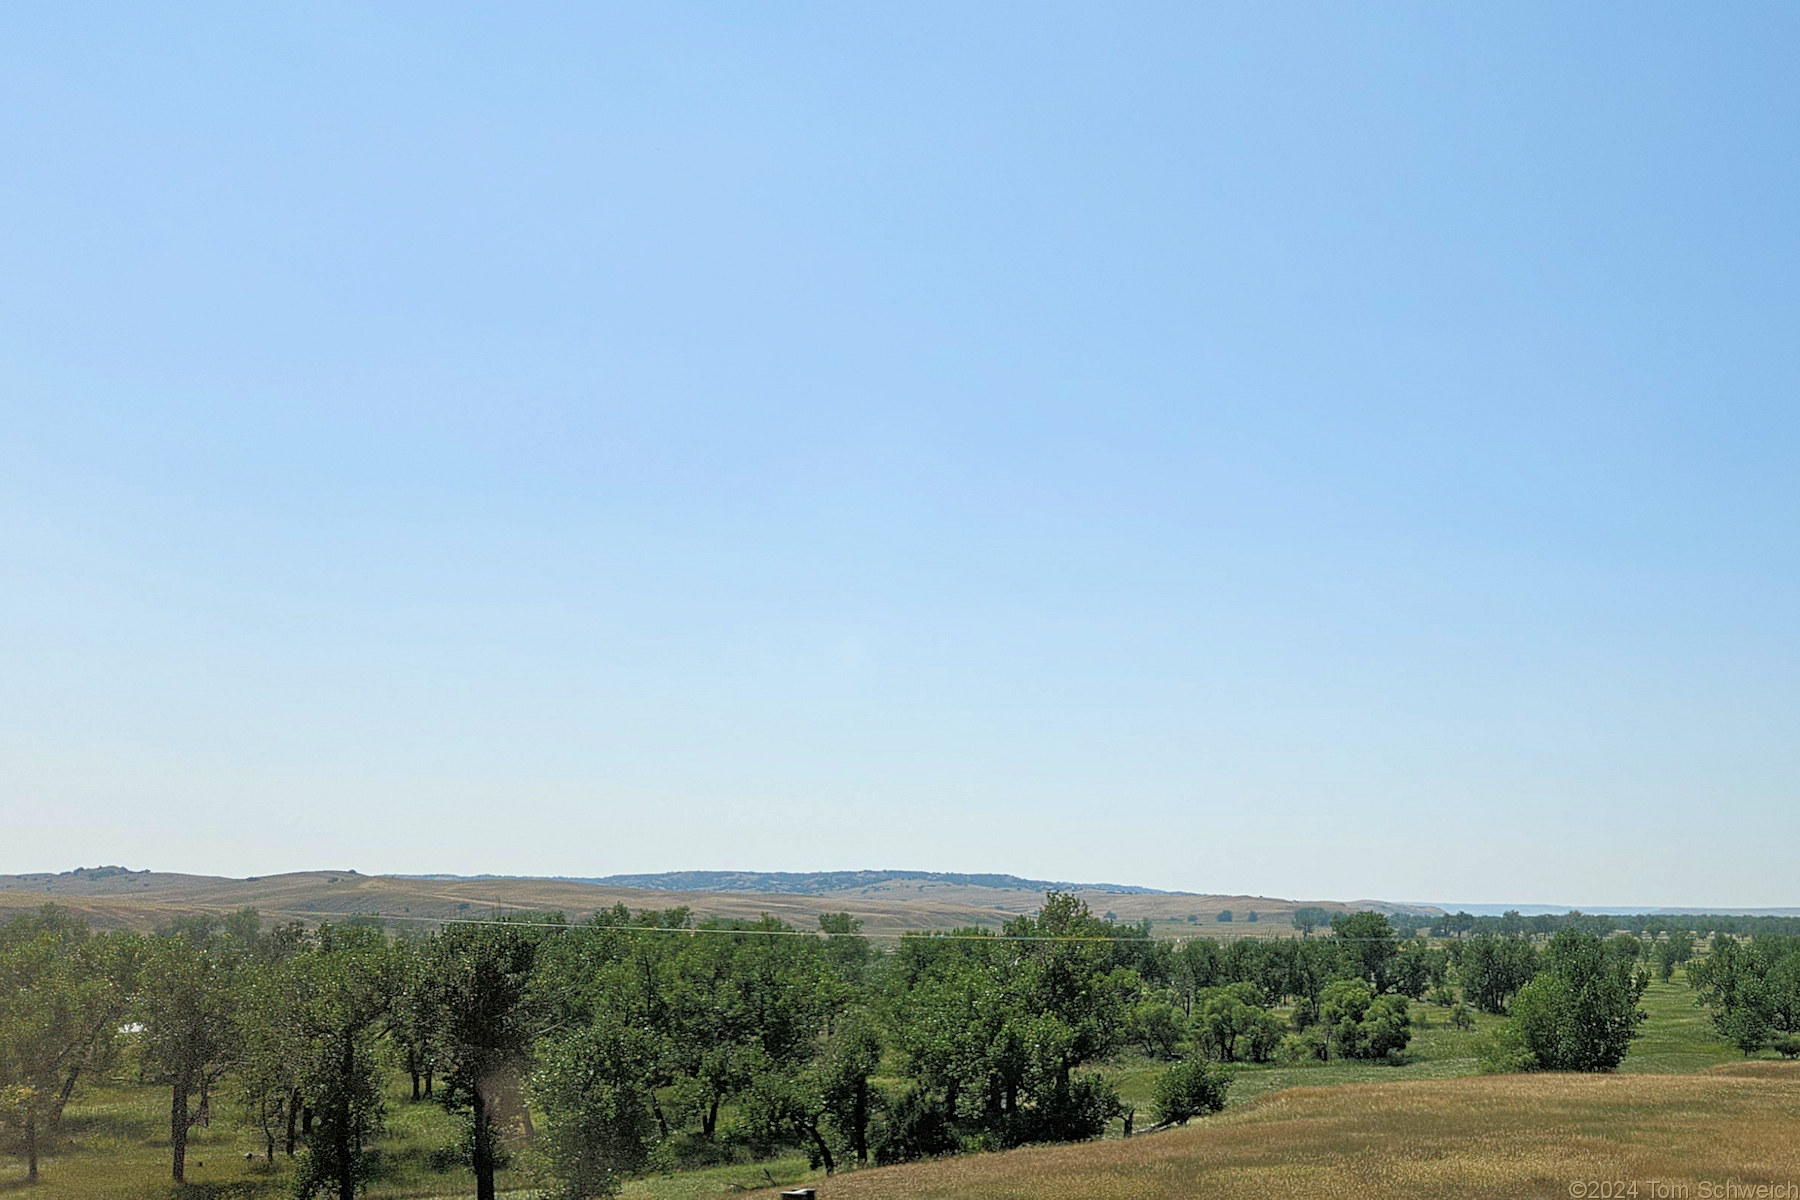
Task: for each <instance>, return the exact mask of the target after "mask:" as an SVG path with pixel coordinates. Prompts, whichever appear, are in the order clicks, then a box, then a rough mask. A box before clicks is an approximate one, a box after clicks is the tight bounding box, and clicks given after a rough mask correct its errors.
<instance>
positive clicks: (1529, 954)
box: [1457, 933, 1538, 1015]
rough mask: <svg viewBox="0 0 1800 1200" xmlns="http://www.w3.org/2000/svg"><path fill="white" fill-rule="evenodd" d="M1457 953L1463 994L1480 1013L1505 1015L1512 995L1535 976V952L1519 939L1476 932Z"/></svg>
mask: <svg viewBox="0 0 1800 1200" xmlns="http://www.w3.org/2000/svg"><path fill="white" fill-rule="evenodd" d="M1458 951H1459V953H1458V958H1457V974H1458V976H1459V977H1460V978H1461V979H1462V985H1463V994H1464V995H1465V996H1467V997H1468V998H1469V1000H1470V1002H1471V1003H1473V1004H1474V1005H1475V1007H1476V1008H1479V1009H1480V1010H1481V1011H1482V1012H1488V1013H1494V1014H1496V1015H1504V1014H1505V1012H1506V1008H1507V1005H1509V1004H1511V1003H1512V998H1513V996H1514V995H1516V994H1517V993H1518V990H1519V989H1520V988H1522V987H1524V986H1525V985H1526V984H1527V983H1529V982H1530V981H1531V977H1532V976H1533V975H1535V974H1536V973H1537V966H1538V962H1537V951H1536V950H1534V949H1533V948H1532V946H1531V943H1530V942H1527V941H1524V940H1523V939H1520V938H1500V937H1495V936H1493V935H1492V934H1488V933H1478V934H1476V935H1475V936H1474V937H1473V938H1471V939H1470V940H1469V942H1468V943H1467V944H1466V945H1463V946H1460V947H1458Z"/></svg>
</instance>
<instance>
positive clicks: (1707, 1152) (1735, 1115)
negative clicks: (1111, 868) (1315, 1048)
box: [819, 1062, 1800, 1200]
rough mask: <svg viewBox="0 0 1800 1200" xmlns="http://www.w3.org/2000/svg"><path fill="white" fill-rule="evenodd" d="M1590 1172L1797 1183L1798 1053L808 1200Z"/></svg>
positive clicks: (964, 1165) (1063, 1199)
mask: <svg viewBox="0 0 1800 1200" xmlns="http://www.w3.org/2000/svg"><path fill="white" fill-rule="evenodd" d="M1607 1181H1616V1182H1623V1183H1625V1184H1626V1185H1629V1184H1631V1183H1636V1184H1637V1190H1636V1192H1635V1193H1632V1194H1634V1195H1636V1196H1638V1197H1642V1198H1643V1200H1651V1198H1652V1197H1655V1196H1659V1195H1660V1196H1684V1197H1688V1198H1690V1200H1691V1198H1694V1197H1699V1196H1703V1195H1706V1194H1707V1192H1706V1191H1705V1189H1704V1186H1703V1185H1704V1184H1707V1183H1712V1184H1718V1185H1722V1184H1724V1183H1725V1182H1726V1181H1732V1182H1736V1183H1738V1184H1751V1185H1755V1184H1761V1183H1768V1184H1787V1183H1790V1182H1800V1064H1789V1063H1774V1062H1753V1063H1743V1064H1733V1065H1729V1066H1721V1067H1715V1068H1712V1069H1710V1070H1708V1071H1706V1072H1703V1073H1701V1074H1697V1075H1612V1076H1575V1075H1535V1076H1533V1075H1513V1076H1498V1077H1496V1076H1483V1077H1475V1078H1463V1079H1442V1080H1420V1081H1409V1082H1405V1083H1383V1084H1361V1085H1350V1086H1345V1087H1333V1088H1295V1089H1291V1090H1287V1091H1282V1092H1276V1093H1272V1094H1270V1095H1268V1096H1266V1097H1265V1098H1263V1099H1262V1100H1261V1101H1259V1102H1257V1103H1255V1104H1252V1105H1249V1106H1247V1107H1245V1108H1243V1109H1239V1110H1235V1111H1228V1112H1227V1113H1225V1114H1223V1115H1221V1116H1218V1117H1214V1118H1210V1119H1208V1120H1205V1121H1200V1122H1196V1123H1195V1124H1193V1125H1191V1126H1189V1127H1187V1128H1185V1129H1178V1130H1171V1131H1169V1132H1166V1133H1161V1134H1156V1135H1153V1136H1149V1137H1139V1138H1133V1139H1131V1140H1130V1141H1106V1142H1092V1143H1088V1144H1085V1145H1078V1146H1058V1147H1047V1148H1043V1149H1030V1150H1018V1151H1012V1152H1009V1153H1004V1154H987V1155H973V1156H968V1157H964V1158H959V1159H946V1160H942V1161H938V1162H930V1163H921V1164H915V1165H911V1166H904V1167H889V1168H886V1169H882V1170H874V1171H864V1172H859V1173H856V1174H850V1175H844V1176H840V1177H839V1178H836V1179H833V1180H830V1181H829V1182H828V1183H826V1184H824V1185H822V1186H820V1190H819V1195H820V1200H972V1198H976V1197H979V1198H981V1200H1197V1198H1201V1197H1221V1198H1225V1197H1229V1198H1231V1200H1298V1198H1301V1197H1305V1198H1308V1200H1313V1198H1337V1197H1342V1198H1344V1200H1350V1198H1352V1197H1354V1198H1355V1200H1380V1198H1384V1197H1392V1198H1394V1200H1427V1198H1431V1197H1446V1198H1449V1197H1456V1198H1458V1200H1463V1198H1467V1197H1484V1198H1495V1200H1501V1198H1509V1197H1519V1198H1524V1197H1531V1198H1533V1200H1541V1198H1548V1197H1554V1196H1570V1195H1573V1194H1575V1193H1574V1191H1573V1190H1572V1187H1573V1185H1578V1184H1582V1183H1595V1184H1599V1183H1604V1182H1607ZM1663 1184H1666V1185H1668V1187H1669V1188H1670V1189H1671V1190H1668V1191H1659V1190H1658V1185H1663ZM1683 1187H1685V1188H1686V1189H1687V1190H1686V1191H1681V1190H1680V1189H1681V1188H1683ZM1587 1194H1589V1195H1594V1196H1598V1195H1601V1194H1602V1192H1600V1191H1590V1192H1588V1193H1587ZM1605 1194H1607V1195H1624V1194H1625V1193H1623V1192H1619V1191H1616V1190H1615V1191H1609V1192H1606V1193H1605ZM1716 1194H1717V1195H1720V1196H1723V1195H1725V1194H1726V1193H1725V1192H1724V1191H1722V1190H1721V1191H1718V1192H1717V1193H1716Z"/></svg>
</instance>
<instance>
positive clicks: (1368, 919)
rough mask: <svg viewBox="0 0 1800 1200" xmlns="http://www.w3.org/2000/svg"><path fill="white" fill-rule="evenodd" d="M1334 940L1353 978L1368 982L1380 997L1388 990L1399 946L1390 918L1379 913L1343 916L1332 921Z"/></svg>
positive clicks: (1358, 913) (1347, 914)
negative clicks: (1381, 993)
mask: <svg viewBox="0 0 1800 1200" xmlns="http://www.w3.org/2000/svg"><path fill="white" fill-rule="evenodd" d="M1331 936H1332V938H1333V940H1334V941H1335V942H1336V943H1337V945H1338V947H1339V951H1340V953H1341V954H1342V956H1343V960H1344V964H1345V969H1346V970H1347V971H1348V972H1349V973H1350V974H1353V975H1358V976H1361V977H1362V978H1363V979H1366V980H1368V982H1369V986H1370V987H1372V988H1374V989H1375V991H1376V992H1377V993H1380V992H1385V991H1387V990H1388V988H1389V987H1390V986H1391V985H1392V983H1393V964H1394V957H1395V956H1396V955H1397V954H1399V952H1400V943H1399V939H1398V938H1397V937H1396V936H1395V934H1394V927H1393V924H1392V923H1391V922H1389V921H1388V919H1387V917H1385V916H1383V915H1382V914H1381V913H1378V912H1353V913H1343V914H1340V915H1339V916H1335V917H1333V918H1332V919H1331Z"/></svg>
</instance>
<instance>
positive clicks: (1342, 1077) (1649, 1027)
mask: <svg viewBox="0 0 1800 1200" xmlns="http://www.w3.org/2000/svg"><path fill="white" fill-rule="evenodd" d="M1412 1008H1413V1012H1414V1014H1415V1015H1417V1014H1419V1013H1423V1014H1425V1018H1426V1020H1428V1021H1429V1022H1430V1026H1429V1027H1428V1028H1424V1029H1415V1030H1414V1031H1413V1039H1412V1044H1411V1045H1409V1046H1408V1047H1407V1051H1406V1061H1405V1062H1404V1063H1402V1064H1400V1065H1398V1066H1395V1065H1390V1064H1388V1063H1383V1062H1375V1063H1369V1062H1346V1061H1344V1060H1341V1059H1340V1060H1336V1061H1333V1062H1324V1063H1308V1064H1305V1065H1300V1066H1281V1065H1277V1064H1267V1063H1242V1064H1239V1065H1238V1066H1237V1068H1236V1078H1235V1079H1234V1080H1233V1082H1232V1085H1231V1100H1230V1103H1231V1105H1232V1106H1234V1107H1235V1106H1237V1105H1241V1104H1248V1103H1249V1102H1250V1101H1252V1100H1255V1099H1256V1098H1257V1097H1259V1096H1264V1095H1267V1094H1268V1093H1270V1092H1276V1091H1280V1090H1282V1089H1284V1088H1293V1087H1330V1086H1332V1085H1335V1084H1342V1083H1385V1082H1392V1081H1397V1080H1403V1079H1450V1078H1454V1077H1456V1076H1460V1075H1475V1074H1478V1073H1480V1070H1481V1065H1480V1062H1479V1059H1478V1051H1477V1047H1478V1045H1479V1043H1480V1042H1481V1040H1482V1039H1483V1038H1484V1037H1486V1036H1488V1035H1489V1034H1491V1033H1492V1032H1493V1030H1494V1029H1495V1028H1496V1027H1497V1026H1499V1025H1500V1024H1501V1023H1502V1022H1503V1020H1504V1018H1502V1017H1495V1016H1489V1015H1488V1014H1486V1013H1476V1014H1475V1022H1476V1024H1475V1028H1474V1029H1473V1030H1470V1031H1467V1032H1464V1031H1460V1030H1456V1029H1453V1028H1451V1027H1450V1018H1449V1010H1448V1009H1444V1008H1439V1007H1438V1006H1436V1005H1432V1004H1414V1005H1413V1006H1412ZM1643 1008H1644V1011H1645V1012H1647V1013H1648V1014H1649V1016H1648V1018H1647V1019H1646V1020H1645V1021H1644V1024H1643V1026H1642V1027H1641V1030H1640V1034H1639V1037H1638V1038H1637V1040H1636V1041H1634V1042H1633V1043H1632V1045H1631V1053H1630V1054H1629V1055H1627V1056H1626V1059H1625V1061H1624V1062H1623V1063H1622V1064H1620V1067H1619V1070H1620V1072H1621V1073H1626V1074H1643V1075H1679V1074H1687V1073H1690V1072H1693V1071H1702V1070H1705V1069H1706V1068H1708V1067H1713V1066H1718V1065H1720V1064H1723V1063H1733V1062H1741V1061H1742V1060H1743V1057H1744V1056H1743V1055H1742V1054H1740V1053H1738V1051H1737V1050H1735V1049H1734V1048H1732V1047H1731V1046H1730V1045H1728V1044H1726V1043H1725V1042H1723V1041H1720V1040H1719V1037H1718V1035H1717V1033H1715V1032H1714V1030H1713V1024H1712V1016H1711V1014H1710V1013H1709V1012H1708V1011H1707V1010H1706V1009H1704V1008H1701V1007H1699V1006H1698V1005H1696V1004H1695V1003H1694V993H1693V990H1692V989H1691V988H1689V987H1688V986H1687V984H1686V982H1685V981H1684V980H1683V979H1682V977H1681V976H1680V975H1677V976H1676V978H1675V980H1674V981H1673V982H1671V983H1662V982H1660V981H1652V982H1651V984H1650V987H1649V990H1648V991H1646V992H1645V993H1644V1001H1643ZM1763 1057H1775V1055H1774V1054H1773V1052H1772V1051H1765V1052H1764V1055H1763ZM1167 1069H1168V1064H1167V1063H1162V1062H1154V1061H1152V1060H1150V1059H1146V1058H1143V1057H1140V1056H1130V1057H1126V1058H1122V1059H1120V1060H1119V1061H1118V1062H1117V1063H1115V1064H1113V1065H1111V1066H1109V1067H1107V1068H1105V1069H1104V1070H1103V1071H1102V1074H1104V1075H1105V1076H1106V1077H1107V1078H1108V1079H1110V1080H1112V1083H1113V1086H1114V1087H1116V1088H1118V1090H1119V1096H1120V1098H1121V1099H1123V1100H1124V1101H1125V1103H1126V1104H1127V1105H1134V1106H1136V1108H1137V1112H1138V1118H1137V1119H1138V1124H1139V1126H1140V1127H1142V1126H1145V1125H1148V1124H1150V1122H1151V1120H1152V1119H1153V1118H1152V1115H1151V1108H1152V1105H1151V1094H1152V1089H1153V1088H1154V1087H1155V1084H1156V1077H1157V1076H1158V1075H1159V1074H1161V1073H1162V1072H1163V1071H1165V1070H1167Z"/></svg>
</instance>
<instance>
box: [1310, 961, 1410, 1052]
mask: <svg viewBox="0 0 1800 1200" xmlns="http://www.w3.org/2000/svg"><path fill="white" fill-rule="evenodd" d="M1319 1022H1320V1024H1321V1025H1323V1026H1324V1027H1325V1031H1326V1034H1327V1036H1328V1037H1329V1038H1330V1040H1331V1049H1332V1050H1334V1051H1335V1052H1336V1053H1337V1054H1338V1055H1340V1056H1341V1057H1344V1058H1387V1057H1391V1056H1393V1055H1397V1054H1399V1053H1400V1051H1402V1050H1404V1049H1406V1045H1407V1043H1408V1042H1409V1041H1411V1040H1412V1022H1411V1020H1410V1018H1409V1016H1408V1013H1407V1004H1406V998H1405V997H1404V996H1377V995H1376V994H1375V992H1374V990H1373V989H1372V988H1371V987H1370V986H1369V984H1368V983H1367V982H1365V981H1364V980H1361V979H1340V980H1338V981H1337V982H1336V983H1334V984H1332V985H1331V986H1330V987H1327V988H1326V989H1325V993H1324V995H1323V996H1322V997H1321V998H1320V1001H1319Z"/></svg>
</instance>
